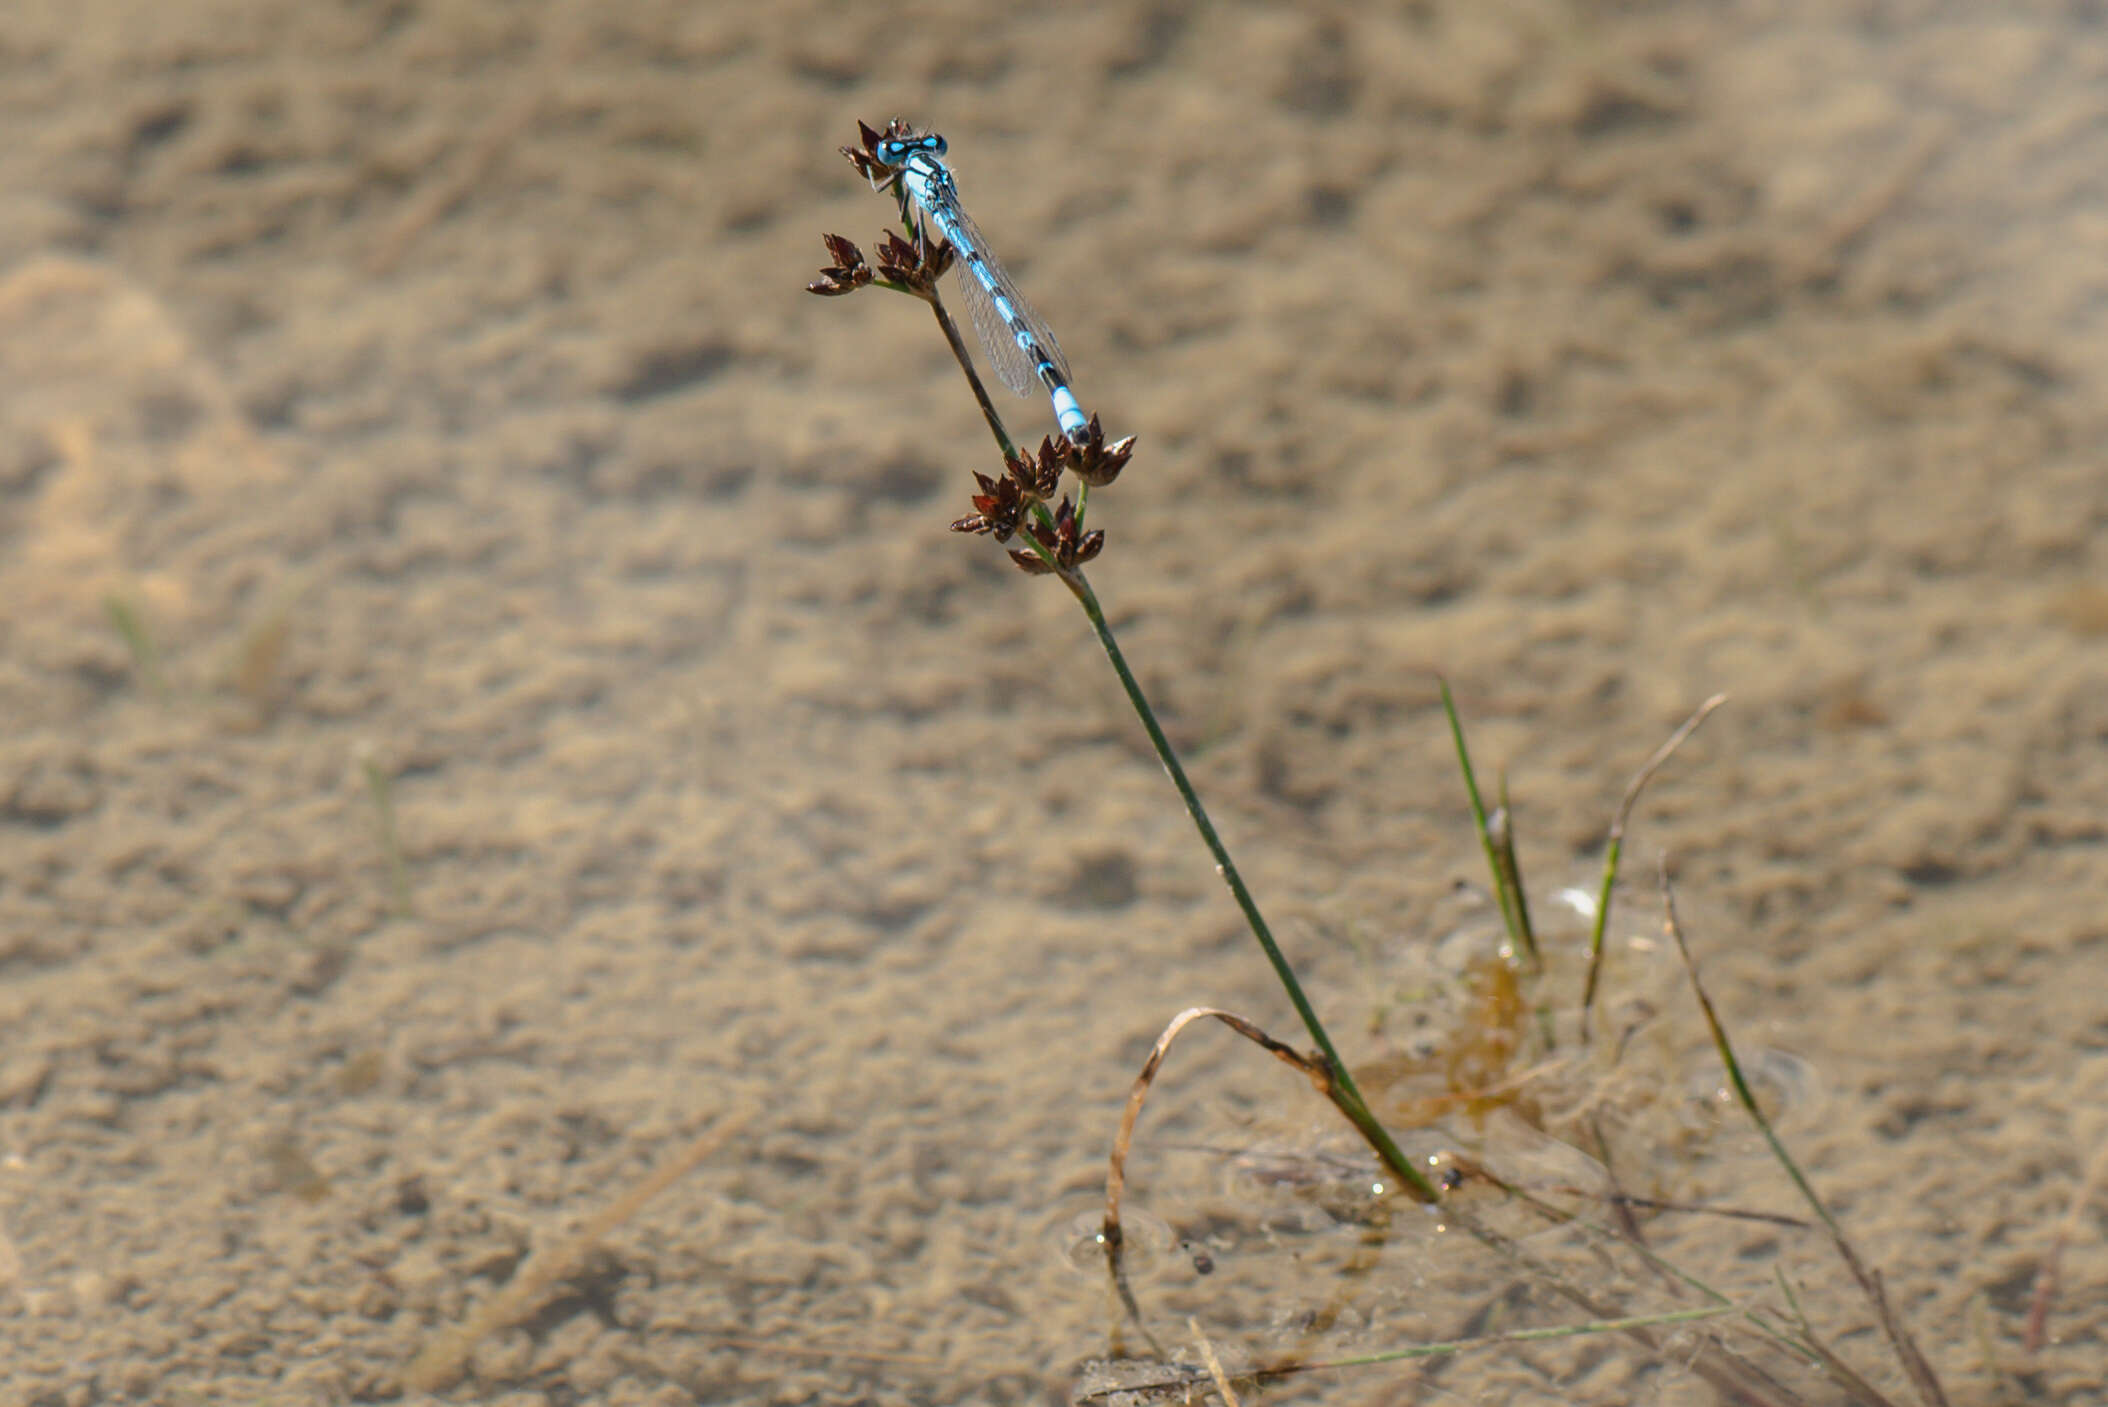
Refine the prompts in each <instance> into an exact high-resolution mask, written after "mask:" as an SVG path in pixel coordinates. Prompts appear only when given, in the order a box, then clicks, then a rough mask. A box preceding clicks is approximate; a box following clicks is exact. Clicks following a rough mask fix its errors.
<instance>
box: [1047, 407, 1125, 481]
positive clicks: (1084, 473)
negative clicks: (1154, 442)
mask: <svg viewBox="0 0 2108 1407" xmlns="http://www.w3.org/2000/svg"><path fill="white" fill-rule="evenodd" d="M1060 448H1061V456H1062V463H1063V466H1064V467H1065V468H1067V469H1068V470H1069V472H1071V473H1072V474H1074V475H1075V476H1076V477H1077V478H1079V479H1081V480H1083V482H1085V483H1086V484H1089V485H1090V486H1091V487H1092V488H1094V489H1102V488H1104V487H1105V486H1106V485H1107V484H1109V483H1111V482H1112V481H1113V480H1115V479H1117V478H1119V477H1120V471H1121V470H1122V469H1125V468H1126V467H1127V461H1128V460H1130V459H1132V458H1134V452H1135V437H1134V436H1132V435H1129V436H1128V437H1127V438H1126V439H1124V440H1116V441H1114V442H1113V443H1112V444H1107V443H1106V442H1105V431H1104V429H1103V428H1102V427H1101V426H1100V425H1099V424H1098V417H1097V416H1095V415H1094V416H1092V417H1091V424H1090V430H1089V431H1088V433H1086V434H1085V436H1084V440H1083V443H1082V444H1080V445H1077V444H1071V443H1069V442H1068V441H1067V440H1063V441H1062V442H1061V447H1060Z"/></svg>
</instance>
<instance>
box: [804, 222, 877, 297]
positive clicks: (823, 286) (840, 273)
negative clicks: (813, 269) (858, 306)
mask: <svg viewBox="0 0 2108 1407" xmlns="http://www.w3.org/2000/svg"><path fill="white" fill-rule="evenodd" d="M820 238H821V239H822V240H824V241H826V243H827V252H828V253H829V254H830V255H832V256H833V257H834V262H833V263H832V264H830V265H828V266H827V267H826V268H824V269H822V270H820V276H819V277H818V278H816V279H814V280H813V281H812V282H811V283H808V284H806V285H805V291H806V292H807V293H817V294H819V295H820V296H821V297H823V298H839V297H841V296H842V295H843V294H844V293H854V292H856V291H857V290H858V289H859V288H862V287H863V286H864V285H865V284H867V283H869V282H871V266H870V265H869V264H866V263H865V262H864V251H863V250H861V249H858V248H857V247H856V245H855V244H853V243H851V242H850V241H849V240H846V239H844V238H843V237H842V236H840V235H838V234H830V235H821V236H820Z"/></svg>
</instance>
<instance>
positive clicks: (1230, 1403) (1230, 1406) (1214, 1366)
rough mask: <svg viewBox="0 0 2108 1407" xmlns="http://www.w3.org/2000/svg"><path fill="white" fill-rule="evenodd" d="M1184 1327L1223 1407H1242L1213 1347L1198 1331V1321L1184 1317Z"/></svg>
mask: <svg viewBox="0 0 2108 1407" xmlns="http://www.w3.org/2000/svg"><path fill="white" fill-rule="evenodd" d="M1186 1327H1187V1328H1188V1329H1190V1330H1192V1331H1193V1342H1194V1343H1196V1344H1198V1345H1199V1346H1200V1356H1201V1361H1202V1362H1204V1363H1206V1364H1207V1365H1208V1376H1209V1377H1211V1378H1213V1379H1214V1380H1215V1390H1216V1391H1217V1392H1219V1393H1221V1394H1222V1404H1223V1407H1244V1404H1243V1403H1242V1402H1239V1401H1238V1400H1237V1393H1236V1390H1235V1389H1234V1388H1232V1387H1231V1386H1230V1379H1229V1375H1228V1374H1226V1373H1224V1372H1223V1371H1222V1360H1221V1359H1220V1358H1218V1357H1217V1356H1216V1354H1215V1345H1214V1344H1212V1343H1209V1342H1208V1336H1207V1335H1206V1334H1204V1333H1202V1332H1201V1331H1200V1321H1199V1320H1198V1319H1195V1318H1193V1317H1192V1316H1191V1315H1188V1316H1187V1317H1186Z"/></svg>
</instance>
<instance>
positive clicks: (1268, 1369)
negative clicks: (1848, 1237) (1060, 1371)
mask: <svg viewBox="0 0 2108 1407" xmlns="http://www.w3.org/2000/svg"><path fill="white" fill-rule="evenodd" d="M1730 1312H1731V1311H1729V1310H1726V1309H1722V1308H1720V1307H1719V1306H1717V1305H1707V1306H1704V1307H1702V1308H1698V1309H1672V1310H1667V1311H1665V1312H1663V1313H1660V1314H1636V1315H1631V1316H1628V1317H1626V1318H1622V1319H1591V1320H1589V1321H1587V1322H1586V1323H1581V1324H1557V1325H1550V1326H1547V1327H1545V1328H1541V1329H1517V1330H1514V1331H1513V1332H1511V1333H1506V1334H1485V1335H1481V1336H1479V1337H1476V1338H1469V1339H1447V1340H1444V1341H1442V1342H1440V1343H1424V1344H1413V1345H1411V1346H1410V1347H1407V1348H1393V1349H1384V1350H1382V1351H1380V1352H1377V1353H1364V1354H1357V1355H1356V1356H1354V1357H1352V1358H1327V1359H1324V1360H1322V1361H1319V1362H1314V1363H1273V1364H1264V1365H1259V1366H1254V1367H1251V1368H1247V1369H1245V1370H1243V1371H1242V1372H1234V1373H1227V1374H1222V1375H1221V1376H1224V1377H1227V1379H1228V1381H1229V1382H1230V1383H1233V1384H1234V1383H1244V1384H1246V1385H1247V1386H1264V1385H1265V1384H1267V1383H1272V1382H1279V1381H1281V1380H1282V1379H1285V1378H1291V1377H1299V1376H1301V1375H1303V1374H1305V1373H1331V1372H1338V1371H1339V1370H1341V1369H1344V1368H1374V1367H1381V1366H1382V1365H1384V1364H1387V1363H1407V1362H1412V1361H1414V1360H1416V1359H1426V1358H1449V1357H1453V1356H1455V1355H1457V1354H1460V1353H1471V1352H1473V1351H1475V1350H1478V1349H1482V1348H1504V1347H1510V1346H1513V1345H1515V1344H1523V1343H1549V1342H1553V1341H1556V1340H1558V1339H1577V1338H1588V1337H1591V1336H1593V1335H1596V1334H1617V1333H1624V1332H1627V1331H1629V1330H1632V1329H1652V1328H1659V1327H1664V1326H1670V1325H1676V1324H1694V1323H1700V1322H1703V1321H1704V1320H1707V1319H1717V1318H1719V1317H1720V1316H1721V1315H1723V1314H1727V1313H1730ZM1187 1322H1188V1325H1189V1326H1191V1327H1193V1329H1194V1332H1195V1333H1196V1334H1198V1332H1199V1331H1198V1327H1197V1326H1196V1325H1193V1321H1191V1320H1188V1321H1187ZM1203 1343H1205V1340H1203ZM1220 1371H1221V1370H1220V1364H1219V1363H1211V1364H1210V1365H1209V1366H1208V1369H1207V1370H1206V1371H1195V1372H1190V1373H1184V1374H1181V1375H1180V1376H1176V1377H1171V1378H1163V1379H1156V1380H1152V1381H1151V1382H1150V1384H1149V1389H1150V1391H1152V1392H1155V1391H1168V1390H1170V1389H1173V1388H1201V1387H1208V1386H1214V1387H1215V1388H1216V1390H1217V1391H1218V1392H1221V1391H1222V1390H1223V1387H1222V1384H1221V1382H1220V1380H1219V1377H1218V1374H1220ZM1134 1391H1136V1389H1135V1388H1133V1387H1114V1388H1102V1389H1099V1390H1098V1391H1095V1392H1086V1393H1083V1394H1081V1395H1079V1396H1078V1397H1077V1398H1076V1399H1075V1400H1076V1401H1077V1402H1079V1403H1082V1402H1101V1401H1104V1400H1106V1399H1108V1398H1111V1397H1114V1396H1116V1395H1118V1394H1120V1393H1131V1392H1134ZM1229 1400H1231V1401H1234V1400H1235V1399H1234V1398H1231V1399H1229Z"/></svg>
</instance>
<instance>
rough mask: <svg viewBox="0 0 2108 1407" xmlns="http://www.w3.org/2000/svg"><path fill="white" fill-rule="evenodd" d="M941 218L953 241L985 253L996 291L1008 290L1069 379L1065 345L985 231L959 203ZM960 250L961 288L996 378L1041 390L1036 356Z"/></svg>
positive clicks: (1022, 389)
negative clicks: (1063, 351) (1006, 266)
mask: <svg viewBox="0 0 2108 1407" xmlns="http://www.w3.org/2000/svg"><path fill="white" fill-rule="evenodd" d="M942 223H943V224H945V225H950V226H952V227H953V229H952V230H951V231H950V232H949V233H951V234H952V235H953V241H952V242H953V243H955V244H960V245H964V246H968V247H970V248H971V249H972V250H973V252H974V253H976V254H978V255H979V256H980V257H981V260H982V263H983V265H984V266H985V267H986V268H987V270H988V273H989V275H990V277H992V278H993V279H994V280H995V286H996V291H998V292H1000V293H1001V294H1002V295H1003V298H1004V299H1005V300H1006V301H1007V302H1008V303H1009V304H1010V307H1011V309H1012V311H1014V312H1015V313H1016V314H1017V316H1018V317H1019V318H1020V319H1022V320H1023V323H1024V326H1025V330H1026V331H1027V332H1030V333H1031V334H1032V340H1033V341H1035V342H1037V343H1038V344H1039V346H1040V350H1041V351H1042V352H1044V353H1045V354H1046V357H1047V360H1048V361H1051V362H1053V363H1054V370H1055V372H1056V374H1058V375H1059V376H1060V378H1061V379H1062V381H1063V382H1067V381H1068V379H1069V364H1068V361H1067V360H1066V359H1065V358H1064V357H1063V356H1062V355H1061V344H1060V343H1059V342H1057V341H1055V340H1054V330H1053V329H1052V328H1050V327H1048V326H1047V324H1046V322H1045V320H1044V319H1042V318H1041V317H1040V315H1039V314H1038V313H1037V312H1036V311H1034V310H1033V307H1032V305H1031V304H1030V303H1029V302H1027V301H1026V300H1025V295H1024V294H1022V293H1020V292H1018V288H1017V284H1016V283H1015V282H1014V281H1012V279H1011V277H1010V275H1009V273H1008V272H1007V271H1005V270H1004V268H1003V266H1002V265H1001V264H999V263H997V262H996V260H995V256H994V255H993V254H991V253H989V251H988V239H987V237H986V236H985V235H983V234H982V233H981V230H980V227H979V226H978V225H976V224H974V222H973V221H972V219H970V218H969V217H968V216H967V214H966V212H965V211H964V210H961V209H960V208H959V206H958V204H957V203H956V202H953V203H952V204H950V205H949V206H948V207H947V208H946V209H945V211H944V219H943V221H942ZM959 254H960V260H959V285H960V289H961V293H962V296H963V297H964V299H965V301H966V310H967V311H968V312H969V313H971V314H973V330H974V331H975V332H976V333H978V334H979V335H980V338H981V349H982V350H983V351H985V352H986V353H987V354H988V364H989V365H990V366H991V367H992V368H994V370H995V374H996V378H997V379H998V380H1000V381H1001V382H1002V383H1003V384H1004V385H1005V386H1008V387H1009V388H1010V389H1011V390H1013V391H1015V392H1017V394H1019V395H1020V396H1028V395H1030V394H1032V392H1033V391H1035V390H1038V389H1039V375H1038V370H1037V368H1036V366H1035V364H1034V363H1033V360H1032V358H1031V357H1030V356H1029V355H1028V354H1027V353H1026V351H1025V349H1024V348H1023V347H1020V346H1018V345H1017V334H1016V333H1015V332H1014V331H1013V330H1012V329H1011V327H1010V324H1008V323H1007V322H1005V321H1004V320H1003V315H1002V314H1001V313H998V312H997V311H996V308H995V299H994V298H993V297H992V296H990V293H989V290H988V289H986V288H984V287H982V286H981V280H980V279H979V278H977V277H975V276H974V272H973V270H971V269H969V268H967V267H966V260H965V255H966V249H964V248H962V249H961V250H960V251H959Z"/></svg>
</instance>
